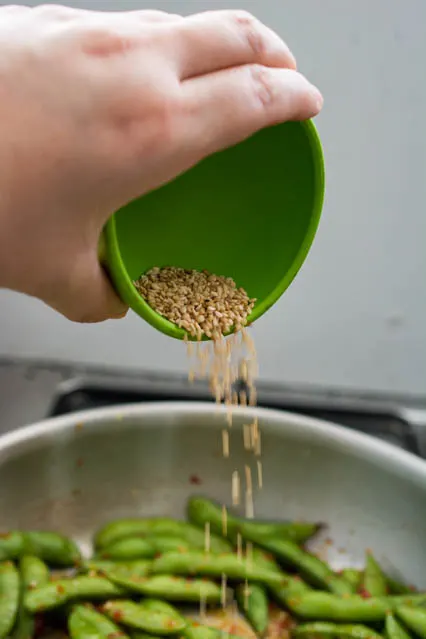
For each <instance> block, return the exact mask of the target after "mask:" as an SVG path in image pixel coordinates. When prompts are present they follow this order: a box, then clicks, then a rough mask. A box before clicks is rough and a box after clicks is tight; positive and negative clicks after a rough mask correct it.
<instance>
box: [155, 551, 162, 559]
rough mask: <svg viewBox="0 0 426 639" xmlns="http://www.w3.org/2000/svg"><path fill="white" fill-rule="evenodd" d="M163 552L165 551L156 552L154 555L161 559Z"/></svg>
mask: <svg viewBox="0 0 426 639" xmlns="http://www.w3.org/2000/svg"><path fill="white" fill-rule="evenodd" d="M162 554H163V553H161V552H156V553H155V555H154V559H159V558H160V557H161V555H162Z"/></svg>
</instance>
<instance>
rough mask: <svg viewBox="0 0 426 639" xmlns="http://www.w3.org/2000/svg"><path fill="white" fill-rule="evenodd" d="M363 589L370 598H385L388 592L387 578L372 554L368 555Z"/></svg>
mask: <svg viewBox="0 0 426 639" xmlns="http://www.w3.org/2000/svg"><path fill="white" fill-rule="evenodd" d="M361 589H362V590H363V592H364V593H365V594H367V595H368V596H370V597H383V596H384V595H386V594H387V591H388V586H387V583H386V577H385V575H384V573H383V571H382V569H381V568H380V566H379V564H378V563H377V561H376V560H375V559H374V557H373V555H372V554H371V553H367V555H366V563H365V570H364V575H363V579H362V584H361Z"/></svg>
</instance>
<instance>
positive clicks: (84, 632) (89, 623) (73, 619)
mask: <svg viewBox="0 0 426 639" xmlns="http://www.w3.org/2000/svg"><path fill="white" fill-rule="evenodd" d="M68 630H69V633H70V637H71V639H89V638H90V639H111V638H112V637H114V639H127V638H128V635H126V634H125V633H124V632H123V630H121V629H120V628H119V627H118V626H116V625H115V623H113V622H112V621H111V620H110V619H108V618H107V617H105V616H104V615H102V614H101V613H100V612H98V611H97V610H94V609H93V608H89V607H87V606H85V605H79V606H75V607H74V608H73V610H72V612H71V615H70V616H69V619H68Z"/></svg>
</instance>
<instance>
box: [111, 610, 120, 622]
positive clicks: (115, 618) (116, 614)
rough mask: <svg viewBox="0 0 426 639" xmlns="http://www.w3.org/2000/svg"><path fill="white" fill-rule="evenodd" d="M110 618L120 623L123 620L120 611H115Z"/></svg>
mask: <svg viewBox="0 0 426 639" xmlns="http://www.w3.org/2000/svg"><path fill="white" fill-rule="evenodd" d="M112 616H113V619H114V621H121V620H122V619H123V613H122V612H121V610H115V611H114V612H113V615H112Z"/></svg>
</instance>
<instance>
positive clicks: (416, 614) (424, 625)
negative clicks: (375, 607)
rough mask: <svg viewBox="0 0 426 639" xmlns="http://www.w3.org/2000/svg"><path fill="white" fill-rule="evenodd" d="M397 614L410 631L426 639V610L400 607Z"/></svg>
mask: <svg viewBox="0 0 426 639" xmlns="http://www.w3.org/2000/svg"><path fill="white" fill-rule="evenodd" d="M396 614H397V615H398V617H399V618H400V619H401V621H403V622H404V624H405V625H406V626H407V628H408V629H409V630H412V632H414V633H415V634H416V635H418V636H419V637H422V639H426V610H424V609H422V608H411V607H410V606H400V607H398V608H397V609H396Z"/></svg>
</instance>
